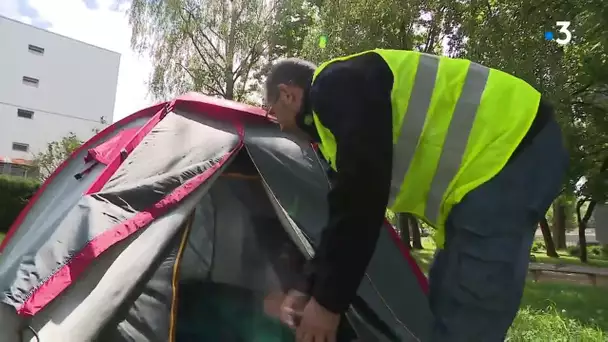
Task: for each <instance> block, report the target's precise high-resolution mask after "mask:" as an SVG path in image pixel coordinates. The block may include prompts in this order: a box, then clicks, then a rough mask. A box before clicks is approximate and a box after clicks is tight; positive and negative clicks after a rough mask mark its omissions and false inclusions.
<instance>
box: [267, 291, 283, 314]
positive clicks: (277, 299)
mask: <svg viewBox="0 0 608 342" xmlns="http://www.w3.org/2000/svg"><path fill="white" fill-rule="evenodd" d="M284 300H285V293H283V292H272V293H270V294H269V295H267V296H266V298H264V312H265V313H266V314H267V315H268V316H270V317H272V318H276V319H280V318H281V305H282V304H283V301H284Z"/></svg>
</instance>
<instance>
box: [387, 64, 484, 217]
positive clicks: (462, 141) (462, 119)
mask: <svg viewBox="0 0 608 342" xmlns="http://www.w3.org/2000/svg"><path fill="white" fill-rule="evenodd" d="M438 69H439V57H438V56H433V55H428V54H421V56H420V61H419V64H418V69H417V71H416V78H415V82H414V87H413V89H412V94H411V97H410V103H409V105H408V108H407V112H406V113H405V116H404V119H403V123H402V124H401V133H400V134H399V137H398V139H397V142H396V143H395V146H394V148H393V170H392V181H391V191H390V197H389V208H390V207H392V206H393V205H394V204H395V201H396V199H397V196H398V195H399V193H400V192H401V186H402V185H403V180H404V178H405V175H406V174H407V172H408V169H409V167H410V164H411V162H412V160H413V159H414V155H415V153H416V148H417V147H418V144H417V143H416V144H413V143H412V142H413V141H416V142H419V141H420V137H421V136H422V132H423V129H424V123H425V122H426V117H427V113H428V110H429V105H430V103H431V97H432V95H433V91H434V89H435V80H436V76H437V70H438ZM489 73H490V69H489V68H486V67H484V66H481V65H479V64H476V63H473V62H471V63H470V64H469V69H468V71H467V76H466V79H465V83H464V86H463V88H462V92H461V94H460V97H459V98H458V101H457V103H456V107H455V109H454V113H453V115H452V119H451V121H450V125H449V128H448V131H447V135H446V138H445V142H444V146H450V149H449V150H448V149H445V148H444V149H442V151H441V155H440V158H439V163H438V165H437V168H436V170H437V172H436V173H435V176H434V177H433V180H432V182H431V188H430V191H429V194H428V197H427V202H426V206H425V217H426V218H427V219H428V220H429V221H431V223H433V224H434V223H436V222H437V220H438V218H439V215H440V208H441V202H442V199H443V195H444V194H445V192H446V191H447V189H448V186H449V185H450V182H451V181H452V179H453V178H454V177H455V176H456V174H457V173H458V170H459V168H460V164H461V162H462V158H463V156H464V153H465V149H466V146H467V142H468V138H469V133H470V131H471V128H472V127H473V123H474V122H475V116H476V113H477V108H478V106H479V104H480V100H481V95H482V94H483V91H484V88H485V86H486V82H487V80H488V75H489Z"/></svg>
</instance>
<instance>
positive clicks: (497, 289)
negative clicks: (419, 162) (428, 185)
mask: <svg viewBox="0 0 608 342" xmlns="http://www.w3.org/2000/svg"><path fill="white" fill-rule="evenodd" d="M567 165H568V156H567V152H566V150H565V148H564V146H563V143H562V135H561V130H560V127H559V125H558V124H557V122H555V121H554V120H553V119H551V120H550V121H549V122H548V123H547V124H546V125H545V126H544V127H543V128H542V129H541V130H540V131H539V132H538V133H537V135H536V136H535V137H534V138H533V139H532V140H531V142H530V144H529V145H528V146H527V147H526V148H525V149H523V150H521V151H520V152H519V153H518V154H517V155H514V156H513V157H512V159H511V160H510V161H509V163H508V164H507V165H506V166H505V168H504V169H503V170H502V171H501V172H500V173H499V174H498V175H496V176H495V177H494V178H492V179H491V180H490V181H488V182H487V183H484V184H483V185H481V186H480V187H478V188H476V189H475V190H473V191H471V192H470V193H468V194H467V195H466V196H465V198H464V199H463V200H462V202H461V203H459V204H458V205H456V206H455V207H454V208H453V209H452V212H451V213H450V215H449V217H448V220H447V222H446V244H445V249H443V250H441V251H439V252H438V253H437V255H436V257H435V261H434V262H433V265H432V267H431V271H430V276H429V281H430V305H431V310H432V311H433V314H434V316H435V319H434V322H433V332H432V338H431V340H432V342H440V341H441V342H444V341H449V342H460V341H466V342H475V341H482V342H494V341H504V338H505V335H506V333H507V331H508V329H509V327H510V326H511V324H512V323H513V319H514V318H515V315H516V314H517V311H518V309H519V305H520V302H521V297H522V294H523V288H524V285H525V279H526V274H527V270H528V262H529V257H530V248H531V245H532V241H533V239H534V233H535V231H536V228H537V224H538V222H539V221H540V219H541V218H542V217H543V215H545V213H546V212H547V210H548V208H549V206H550V205H551V203H552V201H553V200H554V198H555V197H556V196H557V195H558V194H559V191H560V188H561V185H562V181H563V178H564V175H565V172H566V168H567Z"/></svg>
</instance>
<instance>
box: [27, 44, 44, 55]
mask: <svg viewBox="0 0 608 342" xmlns="http://www.w3.org/2000/svg"><path fill="white" fill-rule="evenodd" d="M27 49H28V50H30V52H32V53H35V54H37V55H44V48H41V47H40V46H36V45H32V44H29V45H28V46H27Z"/></svg>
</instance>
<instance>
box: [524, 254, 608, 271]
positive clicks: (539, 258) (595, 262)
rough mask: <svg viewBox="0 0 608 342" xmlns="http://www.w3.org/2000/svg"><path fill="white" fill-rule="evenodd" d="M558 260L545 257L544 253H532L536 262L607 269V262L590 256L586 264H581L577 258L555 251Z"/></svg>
mask: <svg viewBox="0 0 608 342" xmlns="http://www.w3.org/2000/svg"><path fill="white" fill-rule="evenodd" d="M557 254H559V258H551V257H548V256H547V253H546V252H539V253H532V255H534V257H535V258H536V262H543V263H547V264H568V265H581V266H594V267H606V268H608V260H606V259H599V258H592V257H591V256H590V258H589V260H588V262H587V263H586V264H583V263H582V262H581V261H580V259H579V258H578V257H575V256H572V255H570V254H568V252H567V251H557Z"/></svg>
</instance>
